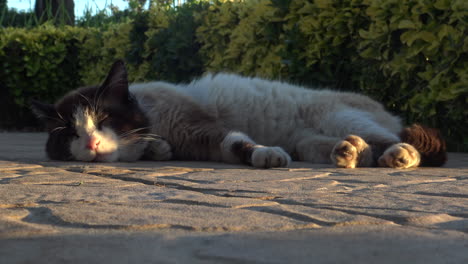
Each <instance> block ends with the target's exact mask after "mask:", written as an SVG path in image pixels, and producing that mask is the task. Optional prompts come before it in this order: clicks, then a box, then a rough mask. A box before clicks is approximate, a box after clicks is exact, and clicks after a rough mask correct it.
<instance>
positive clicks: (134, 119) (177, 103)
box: [31, 60, 446, 168]
mask: <svg viewBox="0 0 468 264" xmlns="http://www.w3.org/2000/svg"><path fill="white" fill-rule="evenodd" d="M31 107H32V110H33V111H34V113H35V114H36V115H37V116H38V117H39V118H40V119H41V120H42V121H43V122H44V123H45V125H46V127H47V130H48V132H49V137H48V140H47V143H46V153H47V155H48V157H49V158H50V159H53V160H78V161H102V162H114V161H124V162H130V161H136V160H140V159H149V160H158V161H161V160H171V159H173V160H203V161H208V160H209V161H221V162H228V163H244V164H248V165H251V166H253V167H257V168H271V167H287V166H289V164H290V163H291V161H292V160H298V161H309V162H313V163H333V164H334V165H335V166H336V167H340V168H356V167H375V166H381V167H391V168H413V167H417V166H442V165H443V164H444V163H445V161H446V150H445V148H446V147H445V142H444V140H443V138H442V137H441V135H440V133H439V132H438V131H436V130H434V129H431V128H427V127H424V126H421V125H413V126H411V127H409V128H406V129H403V127H402V124H401V121H400V119H399V118H398V117H396V116H394V115H392V114H390V113H389V112H387V111H385V110H384V108H383V106H382V105H381V104H380V103H378V102H376V101H374V100H372V99H371V98H369V97H367V96H364V95H360V94H356V93H350V92H337V91H331V90H313V89H306V88H303V87H300V86H296V85H292V84H288V83H285V82H279V81H270V80H265V79H260V78H247V77H241V76H238V75H235V74H227V73H219V74H207V75H205V76H204V77H202V78H200V79H198V80H195V81H193V82H191V83H189V84H178V85H176V84H171V83H167V82H149V83H140V84H133V85H130V86H129V84H128V81H127V72H126V69H125V64H124V62H123V61H120V60H119V61H116V62H115V63H114V64H113V65H112V67H111V69H110V71H109V73H108V75H107V77H106V79H105V80H104V82H103V83H102V85H100V86H89V87H82V88H79V89H77V90H74V91H71V92H69V93H68V94H66V95H65V96H64V97H63V98H61V99H60V100H58V102H56V103H55V104H54V105H51V104H46V103H41V102H39V101H36V100H33V101H32V102H31Z"/></svg>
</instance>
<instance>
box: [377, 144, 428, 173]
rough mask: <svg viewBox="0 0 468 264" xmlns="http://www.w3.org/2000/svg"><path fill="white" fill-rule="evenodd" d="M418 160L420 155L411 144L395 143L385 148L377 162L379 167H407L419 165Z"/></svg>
mask: <svg viewBox="0 0 468 264" xmlns="http://www.w3.org/2000/svg"><path fill="white" fill-rule="evenodd" d="M420 161H421V156H420V155H419V152H418V151H417V150H416V149H415V148H414V147H413V146H411V145H410V144H407V143H397V144H394V145H392V146H390V147H389V148H388V149H387V150H385V152H384V153H383V154H382V156H380V158H379V160H378V163H379V166H380V167H390V168H396V169H407V168H413V167H417V166H419V163H420Z"/></svg>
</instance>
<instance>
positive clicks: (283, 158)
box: [252, 146, 291, 169]
mask: <svg viewBox="0 0 468 264" xmlns="http://www.w3.org/2000/svg"><path fill="white" fill-rule="evenodd" d="M290 163H291V157H290V156H289V154H288V153H286V151H284V150H283V149H282V148H280V147H264V146H255V147H254V151H253V152H252V166H254V167H257V168H265V169H268V168H272V167H288V166H289V164H290Z"/></svg>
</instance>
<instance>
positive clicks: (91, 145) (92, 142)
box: [86, 137, 101, 150]
mask: <svg viewBox="0 0 468 264" xmlns="http://www.w3.org/2000/svg"><path fill="white" fill-rule="evenodd" d="M99 143H101V141H100V140H99V139H98V138H96V137H91V138H90V139H89V141H88V144H86V148H87V149H90V150H97V148H98V146H99Z"/></svg>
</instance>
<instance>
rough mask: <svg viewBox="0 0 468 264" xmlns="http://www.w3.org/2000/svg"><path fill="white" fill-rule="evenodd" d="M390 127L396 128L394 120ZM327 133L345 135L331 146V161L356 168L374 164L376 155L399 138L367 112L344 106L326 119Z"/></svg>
mask: <svg viewBox="0 0 468 264" xmlns="http://www.w3.org/2000/svg"><path fill="white" fill-rule="evenodd" d="M394 121H395V122H393V123H394V124H392V126H393V130H399V123H398V121H397V119H395V120H394ZM327 127H328V129H329V131H330V132H331V133H333V132H335V133H336V132H338V133H340V134H345V135H346V134H348V135H347V136H346V137H345V138H344V139H343V140H340V141H338V142H337V143H336V145H335V146H334V147H333V150H332V153H331V159H332V162H333V163H334V164H335V165H337V167H343V168H356V167H369V166H376V165H377V158H378V157H380V156H381V155H382V153H383V152H384V150H386V149H387V148H388V147H389V146H391V145H393V144H395V143H398V142H399V141H400V139H399V137H398V136H397V135H396V134H395V133H392V132H391V131H390V129H389V128H388V127H384V126H383V125H381V124H379V123H378V122H377V121H376V119H375V118H374V116H373V115H372V114H371V113H368V112H363V111H359V110H354V109H345V110H342V111H338V112H335V113H332V114H331V115H330V116H329V119H328V120H327Z"/></svg>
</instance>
